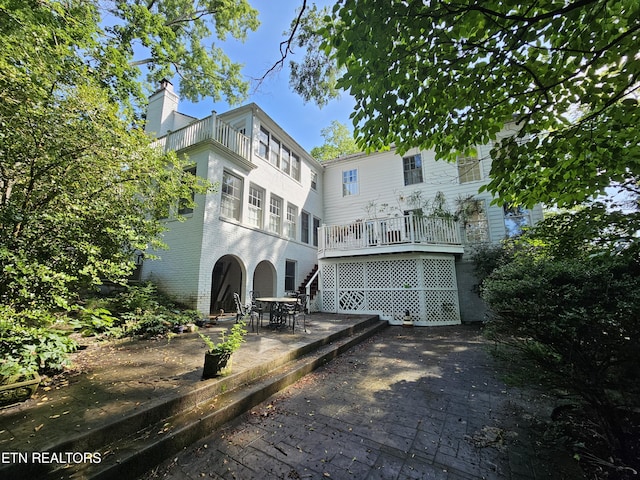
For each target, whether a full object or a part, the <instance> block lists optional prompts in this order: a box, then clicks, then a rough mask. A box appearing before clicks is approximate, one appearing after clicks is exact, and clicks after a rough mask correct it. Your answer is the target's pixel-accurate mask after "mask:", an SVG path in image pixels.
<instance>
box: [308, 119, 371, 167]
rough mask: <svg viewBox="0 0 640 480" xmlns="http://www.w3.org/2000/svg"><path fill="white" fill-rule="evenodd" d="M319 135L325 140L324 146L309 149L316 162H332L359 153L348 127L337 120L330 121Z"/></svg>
mask: <svg viewBox="0 0 640 480" xmlns="http://www.w3.org/2000/svg"><path fill="white" fill-rule="evenodd" d="M320 133H321V135H322V137H323V138H324V139H325V143H324V145H321V146H319V147H313V148H312V149H311V156H312V157H313V158H315V159H317V160H333V159H334V158H338V157H341V156H343V155H349V154H351V153H358V152H359V151H360V149H359V148H358V146H357V145H356V141H355V140H354V138H353V135H352V133H351V131H350V130H349V127H347V126H346V125H344V124H342V123H340V122H339V121H337V120H334V121H332V122H331V125H330V126H328V127H326V128H323V129H322V130H321V131H320Z"/></svg>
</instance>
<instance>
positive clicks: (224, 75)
mask: <svg viewBox="0 0 640 480" xmlns="http://www.w3.org/2000/svg"><path fill="white" fill-rule="evenodd" d="M98 4H99V5H105V7H104V11H103V13H104V17H105V19H106V20H109V21H108V22H105V24H106V25H105V26H104V27H103V28H104V30H99V29H96V33H97V34H98V35H99V38H100V40H101V42H100V44H101V48H100V49H99V50H98V51H97V52H96V56H97V61H98V62H99V65H100V67H101V68H104V67H105V65H107V64H108V63H109V62H115V63H116V64H117V65H119V66H120V68H121V70H118V71H117V72H116V74H115V80H114V82H113V83H112V84H111V86H115V87H116V88H115V90H116V92H115V93H116V94H117V97H116V99H117V100H119V101H121V100H122V99H124V98H127V95H128V94H129V93H130V92H129V91H135V92H139V88H140V85H141V84H140V70H139V67H141V66H142V67H145V68H146V71H147V79H148V81H150V82H152V84H153V85H156V84H157V83H158V81H159V80H161V79H162V78H164V77H166V78H172V77H173V76H174V75H178V76H179V77H180V95H181V97H182V98H186V99H188V100H191V101H194V102H195V101H197V100H199V99H200V98H202V97H212V98H213V99H214V100H215V101H218V100H219V99H220V98H222V97H224V98H226V100H227V101H228V102H229V103H231V104H233V103H237V102H239V101H241V100H243V99H244V98H245V97H246V95H247V92H248V84H247V82H246V81H244V80H243V78H242V75H241V73H240V69H241V67H242V65H240V64H237V63H234V62H232V61H231V60H230V59H229V57H228V56H227V55H225V53H224V52H223V51H222V49H220V48H219V47H217V46H216V44H215V41H213V40H211V35H212V34H213V33H215V37H216V38H217V39H218V40H220V41H223V40H225V39H226V38H227V37H228V36H229V35H231V36H232V37H234V38H236V39H238V40H241V41H243V40H245V39H246V35H247V32H248V31H249V30H256V29H257V28H258V26H259V24H260V22H259V21H258V12H257V11H256V10H255V9H253V8H252V7H251V6H250V5H249V3H248V1H247V0H234V1H220V0H197V1H189V0H177V1H168V0H147V1H141V0H136V1H133V2H123V1H114V2H109V3H105V4H103V3H102V2H97V1H95V5H98ZM205 42H211V45H210V47H207V46H206V44H205ZM127 90H129V91H127Z"/></svg>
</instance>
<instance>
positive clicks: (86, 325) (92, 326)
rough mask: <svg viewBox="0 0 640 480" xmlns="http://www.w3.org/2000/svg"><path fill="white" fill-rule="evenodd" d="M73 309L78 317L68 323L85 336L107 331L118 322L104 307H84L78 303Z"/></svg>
mask: <svg viewBox="0 0 640 480" xmlns="http://www.w3.org/2000/svg"><path fill="white" fill-rule="evenodd" d="M75 309H76V310H77V311H78V313H79V315H78V318H77V319H75V320H72V321H71V322H69V323H70V325H71V326H72V327H74V328H75V329H77V330H80V331H81V333H82V334H83V335H85V336H92V335H96V334H100V333H105V332H108V331H110V330H111V329H112V327H113V326H114V324H115V323H116V322H118V319H117V318H116V317H114V316H113V315H111V312H110V311H109V310H107V309H106V308H86V307H82V306H79V305H78V306H76V307H75Z"/></svg>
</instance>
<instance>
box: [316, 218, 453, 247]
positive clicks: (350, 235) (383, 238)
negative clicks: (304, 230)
mask: <svg viewBox="0 0 640 480" xmlns="http://www.w3.org/2000/svg"><path fill="white" fill-rule="evenodd" d="M318 240H319V245H318V251H319V253H320V254H324V253H327V252H330V251H336V250H361V249H374V248H379V247H381V246H387V245H396V244H430V245H461V244H462V241H461V238H460V229H459V227H458V223H457V222H456V221H454V220H453V219H449V218H437V217H419V216H414V215H412V214H410V215H405V216H399V217H388V218H376V219H371V220H357V221H355V222H352V223H350V224H346V225H323V226H321V227H320V230H319V237H318Z"/></svg>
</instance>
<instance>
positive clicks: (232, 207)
mask: <svg viewBox="0 0 640 480" xmlns="http://www.w3.org/2000/svg"><path fill="white" fill-rule="evenodd" d="M241 199H242V180H241V179H240V177H236V176H235V175H233V174H231V173H229V172H224V174H223V175H222V201H221V204H220V214H221V215H222V216H224V217H227V218H234V219H236V220H240V205H241Z"/></svg>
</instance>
